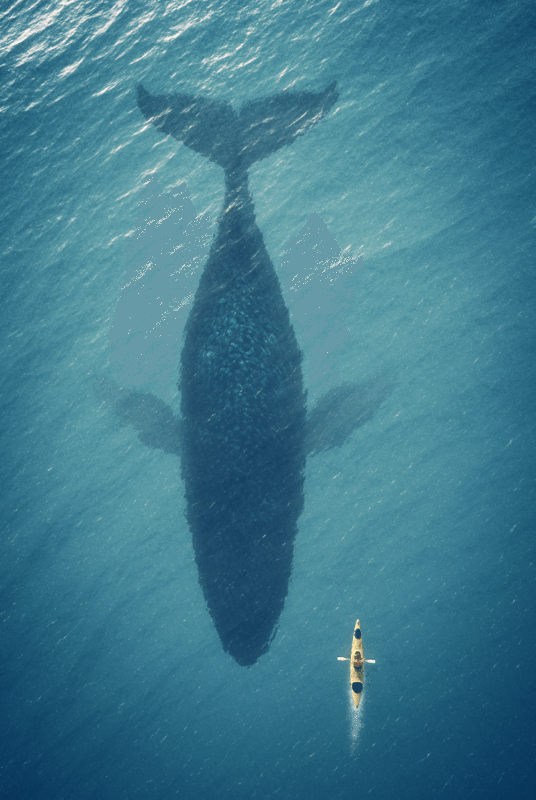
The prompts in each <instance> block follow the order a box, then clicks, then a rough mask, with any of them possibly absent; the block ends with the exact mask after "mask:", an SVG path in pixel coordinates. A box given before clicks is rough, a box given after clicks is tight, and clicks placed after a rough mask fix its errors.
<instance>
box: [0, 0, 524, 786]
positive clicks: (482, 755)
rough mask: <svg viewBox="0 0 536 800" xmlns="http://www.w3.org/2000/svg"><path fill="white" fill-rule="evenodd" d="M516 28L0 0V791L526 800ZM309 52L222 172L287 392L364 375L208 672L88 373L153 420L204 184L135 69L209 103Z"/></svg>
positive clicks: (210, 647) (195, 260) (256, 6)
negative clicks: (257, 637)
mask: <svg viewBox="0 0 536 800" xmlns="http://www.w3.org/2000/svg"><path fill="white" fill-rule="evenodd" d="M535 32H536V6H535V4H534V3H533V2H531V1H530V0H519V2H506V1H505V0H494V1H493V2H490V0H486V2H484V1H483V0H475V2H471V3H470V2H467V0H450V1H449V2H446V3H444V2H438V0H431V2H429V3H417V2H414V1H413V0H400V2H386V0H366V1H365V2H361V0H357V2H355V0H341V2H337V0H330V2H322V1H321V0H300V2H299V3H298V2H296V0H278V1H277V2H264V0H257V2H238V1H237V0H227V1H226V0H220V2H214V1H213V0H191V1H190V2H189V1H188V0H176V2H174V1H173V0H170V2H168V3H156V2H154V0H153V2H149V3H144V4H141V3H135V2H128V0H118V2H116V3H115V4H114V3H112V2H110V3H105V2H95V0H73V1H72V2H59V0H43V1H42V2H40V1H39V0H36V2H33V3H31V4H30V3H26V4H25V3H22V2H20V1H19V2H13V3H12V4H11V6H9V7H8V5H7V4H6V5H4V7H3V9H2V11H0V64H1V66H2V81H1V83H0V94H1V101H0V107H1V117H0V126H1V127H0V146H1V153H2V156H1V160H0V165H1V173H2V174H1V181H0V187H1V193H2V201H1V205H0V220H1V221H0V253H1V266H0V268H1V286H2V292H1V300H0V302H1V314H0V326H1V352H2V371H1V378H2V383H1V390H0V392H1V404H2V406H1V409H2V410H1V419H2V459H1V462H0V469H1V483H0V485H1V493H0V507H1V531H2V535H1V540H0V541H1V551H0V569H1V578H0V619H1V622H2V626H1V651H2V660H1V670H2V673H1V675H2V678H1V681H0V712H1V722H2V724H1V725H0V796H1V797H2V798H3V799H4V798H5V799H6V800H26V799H28V800H30V799H31V800H36V798H38V799H39V800H49V799H50V800H60V798H69V800H72V799H74V798H75V799H76V800H86V798H88V799H89V798H92V799H93V798H97V797H98V798H101V799H102V800H108V799H109V800H118V798H137V797H141V798H145V797H157V798H164V799H166V798H171V797H181V798H186V800H205V798H215V797H216V798H236V799H237V800H250V798H258V799H259V800H264V799H265V798H281V800H302V798H303V799H304V800H305V798H307V800H324V799H325V798H330V800H339V799H340V800H346V798H348V799H349V800H350V798H355V797H356V796H360V797H369V796H370V797H372V798H377V800H392V798H400V800H406V798H407V799H408V800H409V798H411V800H427V799H428V798H431V797H436V796H438V797H455V798H478V799H480V798H482V800H484V798H485V799H486V800H495V798H504V797H515V798H517V799H518V800H523V799H524V798H529V797H532V796H533V792H534V753H535V748H536V726H535V705H536V686H535V682H534V674H533V673H534V660H535V658H536V648H535V641H536V637H535V635H534V629H535V564H534V560H535V553H534V550H535V544H534V533H535V529H536V502H535V501H536V480H535V478H536V463H535V462H536V458H535V450H536V436H535V425H536V423H535V405H536V404H535V397H536V374H535V368H534V362H535V353H536V337H535V332H536V325H535V302H536V285H535V278H536V264H535V255H536V244H535V237H536V175H535V172H534V167H535V163H536V125H535V123H536V80H535V79H536V36H535ZM334 80H336V81H337V83H338V91H339V99H338V101H337V103H336V105H335V106H334V108H333V109H332V110H331V111H330V113H329V114H327V115H326V117H325V118H324V119H322V120H321V121H320V122H319V123H318V125H317V126H316V127H315V128H314V129H313V130H312V131H310V132H308V133H307V134H306V135H305V136H303V137H301V138H299V139H298V140H297V141H296V142H294V143H293V144H292V146H291V147H287V148H284V149H282V150H280V151H278V152H277V154H275V155H273V156H271V157H270V158H267V159H265V160H263V161H262V162H260V163H258V164H256V165H254V166H253V167H252V169H251V170H250V188H251V193H252V195H253V198H254V201H255V208H256V213H257V224H258V225H259V228H260V230H261V231H262V233H263V236H264V241H265V243H266V246H267V248H268V252H269V253H270V256H271V259H272V262H273V263H274V265H275V266H276V268H277V269H278V274H279V275H280V280H281V284H282V286H283V290H284V294H285V299H286V302H287V305H288V306H289V309H290V311H291V317H292V321H293V323H294V327H295V330H296V335H297V338H298V341H299V343H300V346H301V347H302V348H303V350H304V376H305V381H306V384H307V388H308V402H309V405H310V407H312V406H313V405H314V403H315V402H316V401H317V400H318V399H319V398H321V397H322V396H323V395H324V394H325V393H326V392H327V391H329V390H331V389H333V388H335V387H337V386H338V385H341V384H345V383H350V384H363V385H364V386H374V385H377V383H375V382H378V381H379V382H380V383H381V384H382V386H384V387H387V386H388V387H389V388H388V391H386V392H385V396H384V397H383V399H382V402H381V404H380V405H379V407H378V408H376V410H375V411H374V413H373V414H372V415H371V416H370V418H368V419H366V421H364V422H363V424H361V425H360V426H359V427H358V428H356V429H355V430H354V431H353V432H352V433H351V435H350V436H349V437H347V438H346V440H345V441H344V443H342V444H340V443H339V444H340V446H335V447H332V448H330V449H327V450H322V451H321V452H318V453H316V454H315V455H313V456H310V457H309V459H308V461H307V470H306V480H305V509H304V511H303V513H302V515H301V517H300V520H299V533H298V536H297V539H296V542H295V553H294V567H293V573H292V578H291V582H290V587H289V593H288V596H287V599H286V603H285V607H284V611H283V613H282V615H281V618H280V620H279V625H278V628H277V631H276V634H275V638H274V639H273V642H272V644H271V646H270V649H269V652H268V653H267V654H266V655H264V656H262V657H261V658H260V659H259V661H258V662H257V663H256V664H255V665H254V666H252V667H250V668H248V667H241V666H239V665H238V664H237V663H236V662H235V661H234V660H233V659H232V658H231V657H230V656H229V655H227V654H226V653H225V652H224V651H223V649H222V647H221V643H220V640H219V638H218V635H217V632H216V629H215V627H214V624H213V622H212V619H211V617H210V614H209V612H208V610H207V607H206V604H205V600H204V597H203V594H202V591H201V588H200V585H199V582H198V574H197V568H196V563H195V561H194V553H193V548H192V541H191V534H190V532H189V530H188V525H187V522H186V518H185V514H184V512H185V501H184V485H183V483H182V480H181V473H180V460H179V458H177V456H176V455H175V454H174V453H172V452H162V451H161V450H157V449H154V448H151V447H147V446H146V445H145V444H144V443H143V442H142V441H140V438H139V437H138V436H137V434H136V431H135V430H133V428H132V427H131V426H129V425H124V424H121V421H120V420H119V419H118V418H117V415H116V414H114V413H113V411H112V409H111V407H110V403H109V402H107V401H106V398H105V397H104V395H103V385H111V383H112V382H116V383H118V384H119V385H121V386H123V387H125V389H127V390H136V391H141V392H146V393H149V392H150V393H152V394H153V395H154V396H155V397H157V398H159V399H160V400H161V401H163V402H165V403H167V404H168V405H169V406H170V407H171V408H172V409H173V410H174V411H175V412H176V413H178V409H179V403H180V398H179V396H178V393H177V381H178V377H179V356H180V348H181V342H182V329H183V326H184V322H185V319H186V315H187V311H188V309H189V307H190V306H191V295H192V293H193V292H195V288H196V285H197V281H198V279H199V275H200V273H201V271H202V268H203V259H204V258H205V257H206V254H207V252H208V246H209V245H210V241H211V239H212V236H213V235H214V233H215V231H216V221H217V217H218V213H219V210H220V208H221V204H222V200H223V194H224V177H223V171H222V170H221V169H220V168H219V167H218V166H217V165H216V164H214V163H212V162H209V161H208V160H206V159H203V158H202V157H201V156H199V155H197V154H196V153H194V152H192V151H191V150H189V149H187V148H186V147H185V146H183V145H181V144H179V143H178V142H177V141H176V140H174V139H172V138H171V137H166V136H164V135H163V134H160V133H158V131H157V130H156V129H155V128H154V127H153V126H152V125H150V124H148V123H147V121H146V120H145V119H144V118H143V116H142V114H141V113H140V110H139V108H138V105H137V101H136V85H137V84H138V83H139V82H142V83H143V85H144V86H145V87H146V88H147V90H148V91H150V92H151V93H152V94H169V93H172V92H182V93H188V94H194V95H198V94H199V95H202V96H205V97H208V98H212V99H216V100H226V101H228V102H231V103H232V104H233V107H234V108H235V109H236V110H238V109H239V108H240V106H241V104H242V103H243V102H245V101H248V100H255V99H258V98H261V97H265V96H270V95H273V94H275V93H277V92H280V91H282V90H284V89H288V90H292V91H313V92H320V91H321V90H323V89H324V88H325V87H326V86H328V84H330V83H331V82H332V81H334ZM151 208H153V209H156V211H154V213H152V212H151ZM157 212H158V213H157ZM151 213H152V216H151ZM167 219H169V224H168V225H167V226H166V224H165V222H166V220H167ZM181 220H182V221H181ZM151 226H152V227H151ZM144 231H145V233H144ZM147 231H149V234H150V235H149V234H147ZM175 235H176V236H177V242H178V244H180V245H181V247H182V248H183V249H182V251H181V250H180V249H178V250H177V251H176V252H175V255H173V257H172V251H173V247H174V245H173V239H174V236H175ZM136 242H138V244H136ZM300 242H301V243H302V244H300ZM303 243H304V244H303ZM302 245H303V246H302ZM177 247H178V245H177ZM143 248H147V252H149V255H148V256H147V257H145V256H146V250H144V249H143ZM315 248H316V249H315ZM177 259H178V260H177ZM330 259H331V260H330ZM334 263H337V264H339V265H342V266H344V265H346V266H345V267H344V269H342V270H341V272H340V274H339V276H338V278H337V280H335V281H330V280H329V279H326V276H325V274H324V273H325V270H326V268H331V266H333V264H334ZM177 265H178V266H177ZM326 265H327V266H326ZM106 382H108V383H106ZM358 617H359V619H360V620H361V626H362V631H363V642H364V650H365V657H366V658H371V659H375V661H376V663H375V664H374V665H367V667H366V674H365V686H364V692H363V696H362V702H361V705H360V711H359V715H357V716H356V715H355V713H354V712H353V704H352V701H351V698H350V689H349V680H348V678H349V671H348V664H347V663H344V662H338V661H337V656H346V655H348V653H349V650H350V645H351V637H352V631H353V626H354V624H355V620H356V619H357V618H358ZM531 787H532V788H531Z"/></svg>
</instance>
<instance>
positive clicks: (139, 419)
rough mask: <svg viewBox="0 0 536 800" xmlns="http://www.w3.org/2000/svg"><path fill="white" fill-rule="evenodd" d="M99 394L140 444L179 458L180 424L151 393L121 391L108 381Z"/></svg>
mask: <svg viewBox="0 0 536 800" xmlns="http://www.w3.org/2000/svg"><path fill="white" fill-rule="evenodd" d="M99 394H100V395H101V397H102V398H103V399H104V401H105V402H106V403H109V404H110V407H111V408H112V410H113V412H114V414H115V415H116V416H117V417H118V419H119V421H120V422H121V424H122V425H130V426H131V427H132V428H134V430H135V431H136V432H137V434H138V438H139V440H140V442H142V444H144V445H146V446H147V447H153V448H155V449H157V450H163V451H164V452H165V453H171V454H172V455H175V456H180V423H179V421H178V419H177V418H176V417H175V415H174V414H173V411H172V410H171V408H170V407H169V406H168V405H167V403H164V401H163V400H160V398H158V397H155V396H154V395H153V394H149V393H145V394H143V393H141V392H133V391H130V390H129V389H123V388H121V387H120V386H118V384H117V383H115V381H112V380H109V379H108V378H105V379H103V380H102V381H100V385H99Z"/></svg>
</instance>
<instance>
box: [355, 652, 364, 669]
mask: <svg viewBox="0 0 536 800" xmlns="http://www.w3.org/2000/svg"><path fill="white" fill-rule="evenodd" d="M364 663H365V659H364V658H363V656H362V655H361V653H360V652H359V650H356V651H355V653H354V669H361V667H362V666H363V664H364Z"/></svg>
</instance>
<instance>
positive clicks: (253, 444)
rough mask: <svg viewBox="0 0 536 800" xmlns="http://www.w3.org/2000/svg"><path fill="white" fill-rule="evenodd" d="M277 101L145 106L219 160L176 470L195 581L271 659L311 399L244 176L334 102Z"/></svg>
mask: <svg viewBox="0 0 536 800" xmlns="http://www.w3.org/2000/svg"><path fill="white" fill-rule="evenodd" d="M337 97H338V95H337V90H336V84H335V83H333V84H331V85H330V86H328V87H327V89H326V90H325V91H324V92H321V93H319V94H313V93H309V92H298V93H292V92H282V93H281V94H278V95H275V96H273V97H271V98H267V99H264V100H259V101H255V102H252V103H246V104H245V105H244V106H243V107H242V109H241V112H240V115H237V114H236V113H235V111H234V110H233V108H232V106H231V105H230V104H229V103H224V102H218V101H213V100H209V99H206V98H202V97H194V96H191V95H186V94H174V95H166V96H162V95H161V96H152V95H150V94H149V93H148V92H147V91H146V90H145V89H144V88H143V86H141V85H140V86H138V104H139V107H140V109H141V111H142V113H143V115H144V116H145V117H146V119H148V120H151V121H152V122H153V124H154V125H155V126H156V128H157V129H158V130H160V131H161V132H163V133H165V134H170V135H172V136H174V137H175V138H176V139H178V140H179V141H182V142H183V143H184V144H186V145H187V146H188V147H190V148H191V149H193V150H195V151H196V152H198V153H200V154H201V155H204V156H206V157H207V158H209V159H210V160H212V161H214V162H215V163H217V164H219V165H220V166H221V167H222V168H223V169H224V171H225V199H224V203H223V208H222V210H221V213H220V216H219V219H218V231H217V234H216V237H215V239H214V241H213V243H212V247H211V250H210V253H209V257H208V260H207V263H206V265H205V268H204V271H203V274H202V276H201V280H200V283H199V287H198V289H197V292H196V294H195V298H194V302H193V305H192V309H191V311H190V314H189V316H188V320H187V323H186V327H185V338H184V345H183V349H182V354H181V374H180V381H179V390H180V393H181V417H182V419H181V422H180V436H181V448H180V452H181V471H182V477H183V480H184V485H185V495H186V502H187V511H186V515H187V520H188V525H189V527H190V530H191V533H192V539H193V546H194V553H195V560H196V563H197V568H198V573H199V582H200V585H201V587H202V590H203V593H204V597H205V600H206V602H207V606H208V609H209V611H210V614H211V616H212V619H213V621H214V623H215V626H216V629H217V632H218V635H219V637H220V640H221V642H222V645H223V648H224V649H225V650H226V651H227V652H228V653H229V654H230V655H231V656H232V657H233V658H234V659H235V660H236V661H237V662H238V663H239V664H241V665H243V666H248V665H252V664H254V663H255V662H256V661H257V659H258V658H259V657H260V656H261V655H262V654H263V653H266V652H267V650H268V647H269V644H270V642H271V640H272V638H273V635H274V632H275V628H276V625H277V622H278V619H279V617H280V614H281V612H282V610H283V606H284V602H285V598H286V595H287V592H288V585H289V579H290V575H291V569H292V557H293V544H294V539H295V536H296V533H297V522H298V518H299V516H300V513H301V511H302V509H303V504H304V494H303V484H304V468H305V458H306V393H305V391H304V388H303V380H302V371H301V360H302V354H301V351H300V349H299V347H298V344H297V341H296V337H295V335H294V331H293V328H292V325H291V323H290V317H289V312H288V310H287V308H286V306H285V303H284V300H283V295H282V292H281V288H280V285H279V281H278V279H277V275H276V272H275V269H274V267H273V265H272V263H271V261H270V257H269V255H268V252H267V250H266V247H265V244H264V241H263V237H262V234H261V232H260V230H259V228H258V226H257V224H256V221H255V212H254V206H253V200H252V197H251V194H250V192H249V188H248V169H249V168H250V167H251V165H252V164H253V163H255V162H256V161H258V160H260V159H262V158H265V157H266V156H269V155H270V154H271V153H273V152H275V151H276V150H278V149H279V148H280V147H283V146H285V145H288V144H290V143H291V142H292V141H294V139H295V138H296V137H297V136H299V135H301V134H303V133H304V132H305V131H306V130H308V129H309V128H310V127H311V126H312V125H313V124H314V123H315V122H317V121H318V120H319V119H320V118H321V117H322V116H323V115H324V114H325V113H326V112H327V111H328V110H329V109H330V108H331V107H332V106H333V104H334V103H335V102H336V100H337Z"/></svg>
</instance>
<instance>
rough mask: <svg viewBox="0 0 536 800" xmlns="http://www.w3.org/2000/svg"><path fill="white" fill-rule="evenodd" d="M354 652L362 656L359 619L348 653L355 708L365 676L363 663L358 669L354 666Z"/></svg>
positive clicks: (359, 698)
mask: <svg viewBox="0 0 536 800" xmlns="http://www.w3.org/2000/svg"><path fill="white" fill-rule="evenodd" d="M356 654H358V657H359V658H360V659H362V658H363V639H362V637H361V627H360V625H359V620H357V622H356V624H355V628H354V636H353V639H352V653H351V655H350V687H351V689H352V697H353V700H354V706H355V707H356V708H358V707H359V701H360V700H361V693H362V691H363V679H364V676H365V670H364V666H365V665H364V663H363V664H361V666H360V667H359V669H356V668H355V667H354V661H355V657H356Z"/></svg>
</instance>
